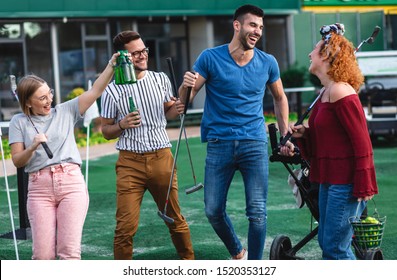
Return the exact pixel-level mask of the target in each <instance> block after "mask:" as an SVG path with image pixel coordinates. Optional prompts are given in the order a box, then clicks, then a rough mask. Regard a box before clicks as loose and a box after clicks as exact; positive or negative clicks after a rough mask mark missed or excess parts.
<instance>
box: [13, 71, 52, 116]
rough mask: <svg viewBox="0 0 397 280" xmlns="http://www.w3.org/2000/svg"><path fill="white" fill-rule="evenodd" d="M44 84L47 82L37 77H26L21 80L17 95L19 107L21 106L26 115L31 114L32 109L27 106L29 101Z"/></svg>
mask: <svg viewBox="0 0 397 280" xmlns="http://www.w3.org/2000/svg"><path fill="white" fill-rule="evenodd" d="M43 84H46V81H44V80H43V79H42V78H40V77H38V76H36V75H26V76H24V77H23V78H22V79H20V80H19V82H18V86H17V94H18V99H19V105H20V106H21V109H22V112H24V114H25V115H30V114H31V112H30V109H29V107H28V106H27V101H28V100H29V98H30V97H31V96H32V95H33V94H34V93H35V92H36V90H37V89H38V88H39V87H41V86H42V85H43Z"/></svg>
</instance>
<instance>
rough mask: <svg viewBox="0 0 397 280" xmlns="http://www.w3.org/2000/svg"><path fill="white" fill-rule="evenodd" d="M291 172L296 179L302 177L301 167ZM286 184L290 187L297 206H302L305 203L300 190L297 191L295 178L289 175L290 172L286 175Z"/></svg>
mask: <svg viewBox="0 0 397 280" xmlns="http://www.w3.org/2000/svg"><path fill="white" fill-rule="evenodd" d="M293 172H294V174H295V176H296V178H298V180H300V179H301V178H302V169H295V170H294V171H293ZM288 185H290V187H291V188H292V193H293V194H294V197H295V203H296V206H297V207H298V208H302V207H303V205H305V202H304V201H303V200H302V196H301V192H300V191H299V188H298V186H297V185H296V182H295V179H294V178H293V177H292V176H291V174H289V175H288Z"/></svg>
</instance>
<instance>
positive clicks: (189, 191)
mask: <svg viewBox="0 0 397 280" xmlns="http://www.w3.org/2000/svg"><path fill="white" fill-rule="evenodd" d="M202 188H204V185H203V183H198V184H197V185H194V186H193V187H190V188H188V189H186V190H185V193H186V194H191V193H194V192H196V191H198V190H200V189H202Z"/></svg>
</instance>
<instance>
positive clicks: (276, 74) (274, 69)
mask: <svg viewBox="0 0 397 280" xmlns="http://www.w3.org/2000/svg"><path fill="white" fill-rule="evenodd" d="M269 57H270V59H269V62H270V67H269V81H268V84H272V83H274V82H275V81H277V80H278V79H279V78H280V68H279V67H278V63H277V60H276V58H275V57H274V56H272V55H270V56H269Z"/></svg>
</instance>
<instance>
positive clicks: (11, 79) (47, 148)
mask: <svg viewBox="0 0 397 280" xmlns="http://www.w3.org/2000/svg"><path fill="white" fill-rule="evenodd" d="M10 82H11V91H12V94H13V95H14V96H15V98H16V100H17V101H18V102H19V98H18V95H17V93H16V90H17V83H16V79H15V76H14V75H10ZM26 117H27V118H28V119H29V121H30V123H31V124H32V126H33V128H34V130H35V131H36V133H37V134H40V132H39V130H38V129H37V127H36V126H35V125H34V123H33V121H32V118H31V117H30V116H29V115H26ZM41 145H42V146H43V148H44V151H45V152H46V154H47V156H48V158H50V159H51V158H53V157H54V155H53V154H52V152H51V150H50V148H49V147H48V145H47V143H46V142H41Z"/></svg>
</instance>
